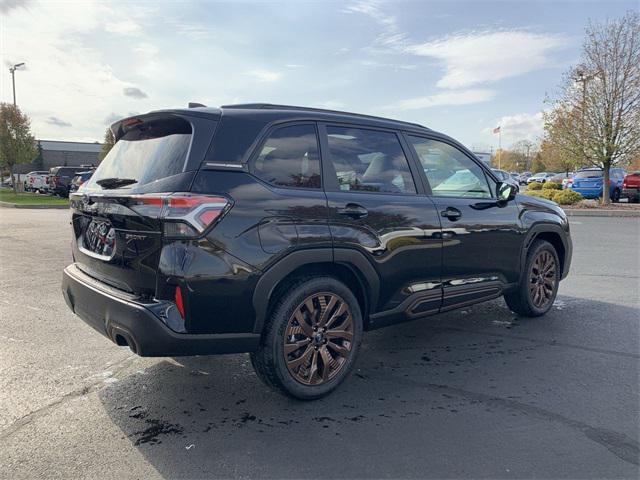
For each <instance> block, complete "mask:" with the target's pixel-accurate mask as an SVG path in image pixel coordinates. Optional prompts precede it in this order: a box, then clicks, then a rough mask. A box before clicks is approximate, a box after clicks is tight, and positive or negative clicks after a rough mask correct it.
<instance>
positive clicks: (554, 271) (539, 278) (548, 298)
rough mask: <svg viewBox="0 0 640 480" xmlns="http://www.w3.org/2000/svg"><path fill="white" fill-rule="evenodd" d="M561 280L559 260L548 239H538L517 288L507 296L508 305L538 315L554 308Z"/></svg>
mask: <svg viewBox="0 0 640 480" xmlns="http://www.w3.org/2000/svg"><path fill="white" fill-rule="evenodd" d="M559 284H560V261H559V259H558V254H557V252H556V249H555V248H554V247H553V245H551V244H550V243H549V242H547V241H544V240H536V241H535V242H533V244H532V245H531V247H530V248H529V252H528V253H527V261H526V264H525V270H524V273H523V275H522V277H521V279H520V283H519V284H518V287H517V290H515V291H513V292H510V293H507V294H505V296H504V299H505V301H506V302H507V306H508V307H509V308H510V309H511V310H512V311H514V312H515V313H517V314H519V315H523V316H525V317H539V316H541V315H544V314H545V313H547V312H548V311H549V309H551V306H552V305H553V302H554V301H555V299H556V295H557V294H558V286H559Z"/></svg>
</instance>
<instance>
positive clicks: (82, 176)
mask: <svg viewBox="0 0 640 480" xmlns="http://www.w3.org/2000/svg"><path fill="white" fill-rule="evenodd" d="M91 175H93V170H89V171H87V172H79V173H78V174H77V175H76V176H75V177H73V179H72V180H71V184H70V185H69V193H73V192H77V191H78V189H79V188H80V187H81V186H82V184H83V183H84V182H86V181H87V180H89V179H90V178H91Z"/></svg>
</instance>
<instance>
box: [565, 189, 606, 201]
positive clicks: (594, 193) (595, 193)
mask: <svg viewBox="0 0 640 480" xmlns="http://www.w3.org/2000/svg"><path fill="white" fill-rule="evenodd" d="M571 190H573V191H574V192H578V193H579V194H580V195H582V196H583V197H584V198H598V197H601V196H602V187H598V188H588V187H572V188H571Z"/></svg>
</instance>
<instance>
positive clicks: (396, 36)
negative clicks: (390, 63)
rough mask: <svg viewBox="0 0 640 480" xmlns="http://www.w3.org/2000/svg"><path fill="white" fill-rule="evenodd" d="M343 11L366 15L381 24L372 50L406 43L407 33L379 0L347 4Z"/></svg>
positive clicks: (364, 0)
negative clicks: (401, 29) (402, 30)
mask: <svg viewBox="0 0 640 480" xmlns="http://www.w3.org/2000/svg"><path fill="white" fill-rule="evenodd" d="M343 12H345V13H355V14H360V15H365V16H367V17H369V18H371V19H372V20H373V21H374V22H376V23H377V24H378V25H379V26H380V30H381V31H380V33H379V34H378V35H377V37H376V38H375V40H374V42H373V48H372V50H374V51H375V50H393V49H397V48H399V47H400V46H402V45H404V44H405V42H406V40H407V34H406V33H404V32H401V31H400V29H399V27H398V20H397V18H396V17H395V16H393V15H390V14H388V13H386V12H385V9H384V8H382V2H380V1H379V0H360V1H357V2H354V3H352V4H350V5H347V6H346V7H345V8H344V9H343Z"/></svg>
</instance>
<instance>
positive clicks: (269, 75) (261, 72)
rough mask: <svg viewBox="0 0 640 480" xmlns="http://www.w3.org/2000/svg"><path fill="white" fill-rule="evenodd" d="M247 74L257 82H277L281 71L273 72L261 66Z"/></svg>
mask: <svg viewBox="0 0 640 480" xmlns="http://www.w3.org/2000/svg"><path fill="white" fill-rule="evenodd" d="M248 74H249V75H250V76H252V77H255V78H256V80H258V81H259V82H277V81H278V80H280V79H281V78H282V73H280V72H274V71H273V70H266V69H263V68H257V69H255V70H251V71H250V72H248Z"/></svg>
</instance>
